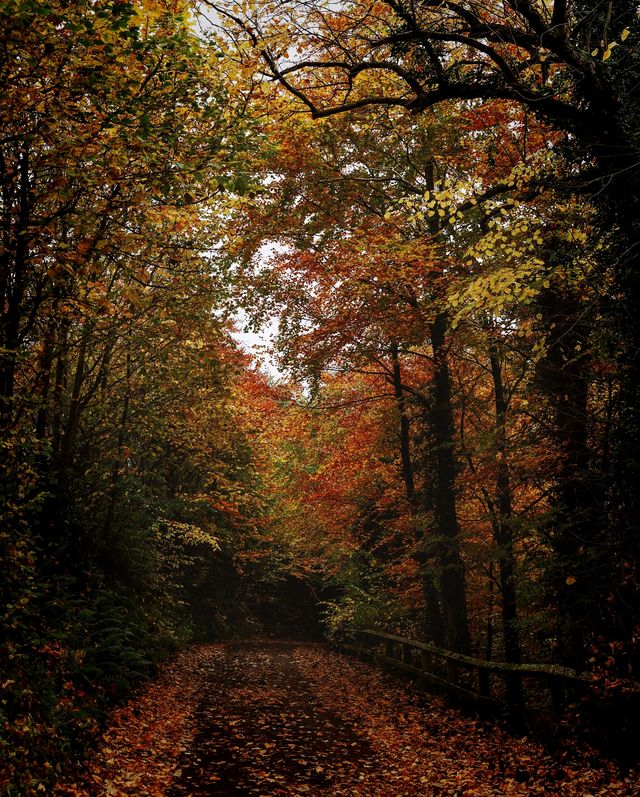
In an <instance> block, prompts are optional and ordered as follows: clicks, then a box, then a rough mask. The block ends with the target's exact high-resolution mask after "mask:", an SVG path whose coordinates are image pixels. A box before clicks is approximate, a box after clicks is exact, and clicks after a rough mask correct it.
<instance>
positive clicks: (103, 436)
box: [0, 0, 640, 795]
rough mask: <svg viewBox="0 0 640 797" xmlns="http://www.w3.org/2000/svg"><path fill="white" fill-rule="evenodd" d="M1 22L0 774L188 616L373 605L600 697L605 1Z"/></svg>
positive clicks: (612, 449)
mask: <svg viewBox="0 0 640 797" xmlns="http://www.w3.org/2000/svg"><path fill="white" fill-rule="evenodd" d="M0 31H1V33H0V192H1V193H0V216H1V225H0V236H1V241H0V296H1V300H0V446H1V447H2V453H1V455H0V516H1V520H0V591H1V593H2V597H1V601H0V604H1V607H2V608H1V613H0V617H1V620H0V622H1V625H2V631H1V634H0V642H1V647H0V673H1V678H0V688H1V690H2V696H1V699H0V734H1V735H0V759H1V760H2V761H3V775H2V776H0V787H2V788H5V789H6V793H7V794H8V795H28V794H31V793H36V788H37V787H38V785H39V784H43V783H45V784H50V783H53V782H55V780H56V778H57V777H58V775H59V771H60V767H61V766H63V765H64V762H68V761H71V760H75V759H77V758H78V756H80V755H81V754H82V751H83V750H84V749H85V747H86V745H87V744H89V742H90V740H91V739H92V738H93V737H94V736H95V735H96V734H97V733H98V732H99V729H100V728H101V726H102V723H103V721H104V718H105V716H106V714H107V712H108V711H109V710H110V707H111V706H113V705H114V704H115V703H117V702H118V701H120V700H122V699H123V697H125V696H126V695H127V694H128V693H129V692H131V690H133V689H135V688H136V686H137V685H138V684H139V683H140V682H141V681H142V680H144V679H146V678H148V677H150V676H151V675H152V674H153V672H154V668H155V666H156V664H157V663H158V662H159V661H160V660H161V659H162V658H163V657H165V656H166V655H167V654H169V653H170V652H171V651H174V650H176V649H178V648H180V647H183V646H185V645H187V644H188V643H189V642H191V641H193V640H215V639H222V638H226V637H235V636H240V637H247V636H254V635H280V634H288V635H307V636H313V637H319V636H322V635H324V636H329V637H331V636H332V635H336V634H339V633H340V631H341V629H345V628H348V627H360V628H363V627H365V628H366V627H368V628H377V629H379V630H385V631H389V632H401V633H403V634H404V635H405V636H410V637H412V638H414V639H423V640H427V641H431V642H433V643H435V644H437V645H438V646H441V647H444V648H448V649H451V650H455V651H459V652H461V653H473V654H474V655H476V656H480V657H486V658H489V659H497V660H503V661H509V662H516V663H517V662H520V661H541V662H543V661H549V662H556V663H561V664H564V665H568V666H571V667H573V668H575V669H577V670H578V671H581V672H587V673H588V674H589V675H590V676H591V677H592V679H593V693H594V696H595V697H594V699H595V698H596V697H597V698H598V699H604V698H606V699H614V698H620V697H621V698H622V699H623V700H624V699H625V695H626V694H627V693H626V690H628V689H631V688H633V686H634V681H637V680H640V600H639V598H640V594H639V593H640V570H639V553H640V529H638V518H639V517H640V511H639V510H640V507H639V506H638V495H639V494H638V491H637V487H636V486H635V485H636V484H637V482H638V477H639V476H640V450H639V448H638V445H639V442H640V402H638V401H637V386H638V375H639V374H640V47H639V41H640V19H639V18H638V13H637V7H636V4H635V3H634V2H632V0H611V2H608V3H600V2H595V1H593V2H592V0H581V2H577V1H574V0H554V2H552V1H551V0H507V2H505V3H503V2H499V3H497V2H493V0H488V1H487V2H483V3H476V2H475V1H474V0H472V1H471V2H468V1H467V0H460V1H459V2H450V1H449V0H445V1H444V2H437V3H432V2H430V0H378V1H377V2H373V1H372V2H366V3H361V2H359V0H353V2H344V3H343V2H326V3H325V2H320V0H300V2H296V3H292V2H273V1H272V0H252V1H251V2H248V3H245V2H243V3H238V4H237V5H236V4H231V3H229V4H225V3H220V4H217V3H215V2H213V0H205V1H204V2H200V3H193V4H191V3H189V2H188V0H184V2H173V1H172V0H132V1H131V2H129V0H112V2H103V1H102V0H77V2H73V3H69V2H66V1H65V0H3V1H2V2H1V3H0ZM240 317H241V318H242V319H243V321H242V324H246V326H247V328H249V329H251V330H252V331H253V332H255V333H259V332H260V330H264V329H267V328H272V327H274V326H275V325H276V324H277V329H278V332H277V335H276V337H275V340H274V342H273V348H272V351H271V353H270V355H269V359H268V363H270V364H269V365H268V367H267V368H265V367H264V366H263V367H261V366H260V363H259V362H258V360H256V359H255V357H253V356H251V355H250V354H248V353H247V352H246V351H244V350H243V348H242V347H241V346H240V345H239V344H238V342H237V337H236V333H237V331H239V330H238V327H239V321H238V318H240ZM276 368H277V369H278V371H276V370H275V369H276ZM276 373H277V376H276V375H275V374H276ZM43 788H44V787H43Z"/></svg>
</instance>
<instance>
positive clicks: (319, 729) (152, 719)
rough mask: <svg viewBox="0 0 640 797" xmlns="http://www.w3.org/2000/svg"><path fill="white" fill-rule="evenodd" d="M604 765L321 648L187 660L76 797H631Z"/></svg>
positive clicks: (235, 648)
mask: <svg viewBox="0 0 640 797" xmlns="http://www.w3.org/2000/svg"><path fill="white" fill-rule="evenodd" d="M636 782H637V781H636V778H635V776H634V774H633V773H631V774H630V775H628V776H626V777H622V776H621V774H620V772H619V771H618V770H617V769H616V767H615V766H614V765H613V764H612V763H611V762H608V761H605V760H598V761H595V760H591V761H589V760H588V759H587V756H586V755H582V756H580V755H579V754H578V753H577V751H575V750H573V751H564V752H563V753H562V754H558V755H557V756H555V757H554V756H552V755H551V754H550V753H549V752H548V751H546V750H545V749H544V748H543V747H542V746H541V745H539V744H538V743H536V742H533V741H532V740H530V739H526V738H525V739H514V738H512V737H511V736H509V735H508V734H506V733H505V732H504V731H503V730H501V729H500V728H499V727H498V726H497V725H496V724H490V723H485V722H480V721H478V720H476V719H473V718H470V717H468V716H465V715H464V714H462V713H461V712H460V711H458V710H456V709H453V708H451V707H449V706H448V705H447V704H446V702H445V701H444V700H443V699H442V698H438V697H433V696H431V695H425V696H424V697H423V696H422V695H420V694H418V693H417V692H416V691H414V690H411V689H408V688H404V687H402V686H401V685H399V683H398V681H397V680H394V679H392V678H391V677H389V676H387V675H385V674H383V673H382V672H380V671H378V670H376V669H373V668H371V667H368V666H365V665H363V664H361V663H358V662H354V661H351V660H348V659H345V658H343V657H341V656H339V655H337V654H335V653H333V652H331V651H330V650H328V649H327V648H325V647H322V646H318V645H308V644H307V645H296V644H294V643H266V644H261V643H235V644H227V645H212V646H208V647H202V648H199V649H197V650H195V651H194V652H192V653H188V654H184V655H182V656H181V657H179V658H178V659H177V660H176V661H175V662H174V663H173V664H172V665H171V666H170V667H168V668H167V669H166V670H165V672H164V674H163V675H162V677H161V678H160V680H158V681H157V682H156V683H154V684H153V685H151V686H150V687H149V688H148V689H146V690H145V692H144V693H143V694H142V695H141V696H140V697H139V698H138V699H137V700H136V701H133V702H131V703H130V704H129V705H128V706H126V707H125V708H123V709H121V710H120V711H118V712H116V714H115V715H114V718H113V722H112V725H111V726H110V728H109V729H108V731H107V732H106V733H105V735H104V744H103V746H102V748H101V749H100V751H98V753H97V754H96V756H95V758H94V759H93V761H92V763H91V766H90V768H89V771H88V774H87V777H86V779H85V781H84V783H83V784H82V785H81V786H79V785H67V786H66V787H65V788H62V787H61V789H60V790H59V791H58V792H57V793H58V794H60V795H68V796H71V795H73V797H111V796H112V795H113V796H116V797H127V795H132V796H133V795H136V796H137V795H141V796H144V797H166V796H167V795H168V794H169V793H170V794H171V795H172V796H173V797H177V796H178V795H185V797H186V795H189V797H208V795H216V794H221V795H224V794H229V793H236V792H238V791H239V792H241V793H243V794H247V795H253V796H254V797H260V795H262V797H266V796H267V795H281V796H282V797H284V796H285V795H290V796H293V795H335V796H336V797H339V796H340V795H344V796H345V797H346V796H347V795H349V797H352V796H356V795H357V796H359V797H415V796H416V795H424V797H439V796H440V795H442V796H444V795H447V797H453V795H458V797H497V795H500V796H501V797H516V796H520V795H522V797H525V795H526V796H528V795H545V796H550V797H553V796H554V795H562V797H584V796H585V795H593V797H596V796H597V795H600V796H601V797H605V796H607V797H608V795H633V794H634V793H637V792H636V791H635V790H636V785H635V784H636Z"/></svg>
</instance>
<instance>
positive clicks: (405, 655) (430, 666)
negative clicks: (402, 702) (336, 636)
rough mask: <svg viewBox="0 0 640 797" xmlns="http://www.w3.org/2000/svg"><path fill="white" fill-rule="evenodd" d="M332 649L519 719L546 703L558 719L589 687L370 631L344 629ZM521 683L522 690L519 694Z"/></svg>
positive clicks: (558, 671) (568, 677)
mask: <svg viewBox="0 0 640 797" xmlns="http://www.w3.org/2000/svg"><path fill="white" fill-rule="evenodd" d="M338 647H339V648H341V649H343V650H345V651H349V652H352V653H356V654H358V655H360V656H363V657H366V658H369V659H372V660H373V661H376V662H380V663H384V664H387V665H389V666H390V667H392V668H394V669H398V670H402V671H404V672H407V673H410V674H411V675H415V676H418V677H419V678H420V679H421V680H422V681H423V682H425V683H431V684H435V685H436V686H438V687H441V688H443V689H445V690H446V691H447V692H450V693H453V694H456V695H458V696H460V697H463V698H465V699H468V700H472V701H473V702H474V703H477V704H480V705H484V706H488V707H490V708H494V709H502V710H505V709H506V710H507V711H508V712H510V713H511V714H512V715H513V716H518V715H521V714H522V711H523V710H524V709H525V707H526V703H527V702H528V701H530V702H531V703H532V704H533V703H535V707H536V709H539V707H540V705H541V704H544V703H545V702H547V703H548V705H549V707H550V708H551V709H552V711H553V713H554V714H555V715H556V716H559V715H560V714H561V712H562V710H563V707H564V706H566V703H567V701H568V700H573V699H576V697H578V696H579V695H580V694H581V693H584V692H585V691H586V688H587V686H588V684H589V683H590V679H589V677H588V676H585V675H580V674H578V673H577V672H576V671H575V670H572V669H570V668H568V667H560V666H558V665H556V664H508V663H506V662H500V661H485V660H484V659H476V658H473V657H472V656H464V655H462V654H461V653H454V652H452V651H450V650H444V649H443V648H438V647H436V646H435V645H430V644H428V643H426V642H415V641H414V640H412V639H405V638H404V637H399V636H393V635H392V634H384V633H381V632H380V631H373V630H370V629H348V630H347V631H345V632H343V635H342V637H341V638H340V640H339V641H338ZM523 682H526V684H527V685H528V688H527V689H523V688H522V685H523ZM514 686H515V688H514ZM514 694H515V695H517V700H516V701H515V702H514V699H513V697H512V696H513V695H514Z"/></svg>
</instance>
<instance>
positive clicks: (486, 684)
mask: <svg viewBox="0 0 640 797" xmlns="http://www.w3.org/2000/svg"><path fill="white" fill-rule="evenodd" d="M478 694H479V695H480V696H481V697H490V696H491V684H490V680H489V670H485V668H484V667H478Z"/></svg>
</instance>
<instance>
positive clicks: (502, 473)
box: [489, 342, 522, 707]
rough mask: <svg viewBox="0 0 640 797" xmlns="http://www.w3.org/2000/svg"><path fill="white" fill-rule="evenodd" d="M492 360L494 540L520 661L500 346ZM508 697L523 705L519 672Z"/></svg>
mask: <svg viewBox="0 0 640 797" xmlns="http://www.w3.org/2000/svg"><path fill="white" fill-rule="evenodd" d="M489 361H490V363H491V376H492V378H493V392H494V399H495V409H496V493H497V505H498V517H497V523H496V526H495V540H496V545H497V547H498V567H499V568H500V591H501V593H502V631H503V634H504V654H505V658H506V660H507V661H508V662H511V663H513V664H520V662H521V655H520V637H519V633H518V603H517V595H516V582H515V572H514V571H515V558H514V554H513V505H512V500H511V482H510V478H509V462H508V456H507V454H508V452H507V399H506V396H505V392H504V384H503V382H502V368H501V365H500V357H499V354H498V347H497V346H496V344H495V342H494V343H491V344H490V346H489ZM507 700H508V701H509V703H511V704H512V705H514V706H517V707H519V706H521V705H522V683H521V680H520V676H519V675H518V674H517V673H512V674H511V675H510V676H509V678H508V679H507Z"/></svg>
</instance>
